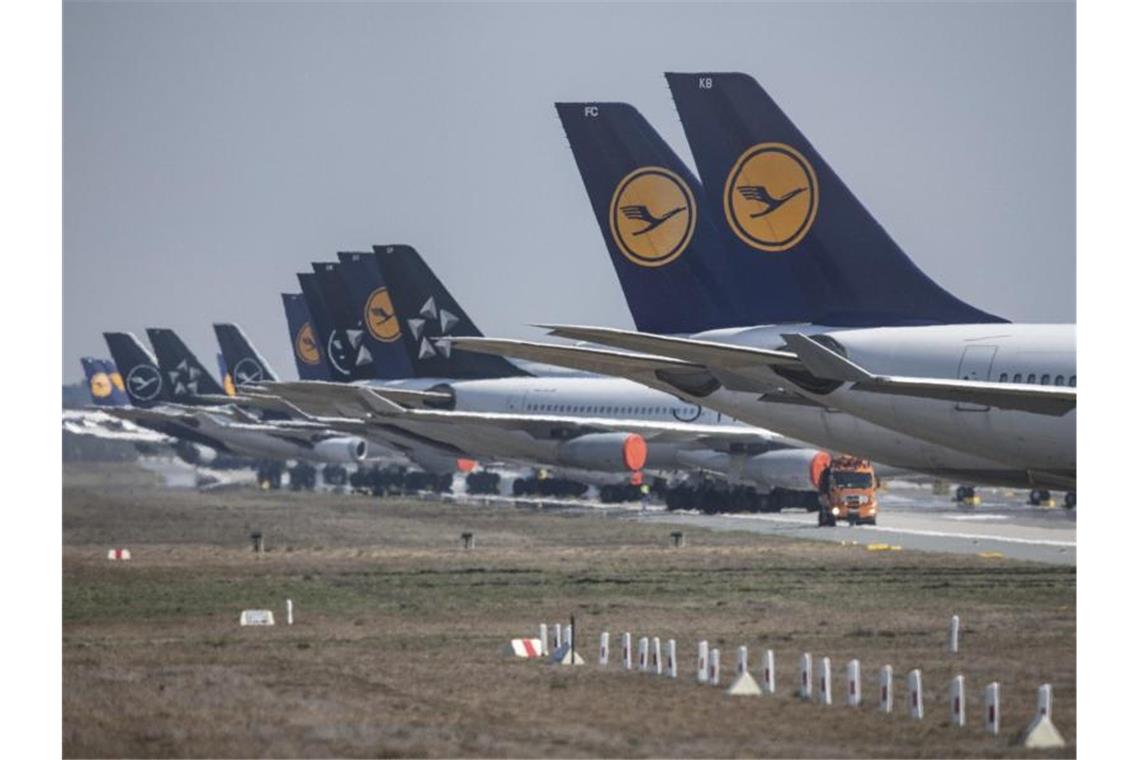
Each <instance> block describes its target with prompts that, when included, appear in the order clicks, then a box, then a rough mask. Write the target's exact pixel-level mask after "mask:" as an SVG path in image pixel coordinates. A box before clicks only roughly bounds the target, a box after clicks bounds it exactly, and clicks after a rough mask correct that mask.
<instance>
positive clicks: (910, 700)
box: [906, 670, 922, 719]
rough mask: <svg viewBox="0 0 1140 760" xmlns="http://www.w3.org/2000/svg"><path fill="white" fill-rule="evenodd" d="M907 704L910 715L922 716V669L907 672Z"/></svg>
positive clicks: (919, 717) (913, 716)
mask: <svg viewBox="0 0 1140 760" xmlns="http://www.w3.org/2000/svg"><path fill="white" fill-rule="evenodd" d="M906 691H907V704H908V705H910V717H912V718H917V719H921V718H922V671H921V670H912V671H910V672H909V673H907V674H906Z"/></svg>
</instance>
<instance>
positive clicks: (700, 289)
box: [555, 103, 796, 333]
mask: <svg viewBox="0 0 1140 760" xmlns="http://www.w3.org/2000/svg"><path fill="white" fill-rule="evenodd" d="M555 108H556V110H557V111H558V118H559V120H560V121H561V122H562V128H563V130H564V131H565V132H566V137H567V139H568V140H569V142H570V149H571V151H572V152H573V154H574V160H575V162H576V163H577V165H578V171H579V173H580V174H581V176H582V183H583V184H584V185H585V187H586V193H587V195H588V196H589V198H590V205H591V206H592V207H593V210H594V215H595V217H596V218H597V222H598V226H599V227H600V228H601V232H602V239H603V240H604V241H605V243H606V248H607V249H608V251H609V254H610V260H611V262H612V263H613V266H614V269H615V270H616V272H617V275H618V279H619V281H620V282H621V286H622V290H623V291H624V293H625V298H626V302H627V304H628V305H629V310H630V313H631V314H632V315H633V321H634V323H635V324H636V325H637V329H638V330H641V331H644V332H654V333H693V332H701V331H703V330H711V329H714V328H719V327H737V326H741V325H746V324H753V323H754V322H755V320H754V319H751V317H750V309H751V307H752V305H753V304H754V303H755V302H758V301H759V302H763V303H764V304H766V308H767V309H768V310H769V311H770V312H771V313H781V314H782V313H785V312H786V309H785V308H784V305H785V303H786V302H788V301H789V300H791V299H794V298H795V296H796V288H795V283H794V282H793V281H792V280H791V279H790V277H789V276H788V275H787V274H786V273H780V272H773V273H772V275H771V277H770V278H769V279H768V281H766V282H765V283H764V284H763V287H762V288H760V290H759V291H758V292H757V291H756V290H753V291H751V292H748V291H745V290H744V289H743V288H740V287H739V286H737V284H736V283H735V282H734V280H733V276H732V274H733V273H732V267H731V264H732V262H731V260H730V259H729V258H728V257H727V256H726V251H725V246H724V241H723V239H722V233H721V231H720V229H719V228H718V227H717V226H716V225H715V224H713V223H712V221H711V219H710V218H709V214H710V213H712V209H713V208H714V206H713V205H712V204H710V203H709V202H707V200H706V198H705V193H704V189H703V188H702V187H701V184H700V182H699V181H698V180H697V178H696V177H695V176H693V173H692V172H691V171H690V170H689V168H688V167H687V166H686V165H685V163H684V162H683V161H682V160H681V159H680V157H679V156H678V155H677V154H676V153H675V152H674V151H673V149H672V148H671V147H669V144H668V143H666V142H665V140H663V139H662V138H661V136H660V135H659V134H658V133H657V131H656V130H655V129H654V128H653V127H652V126H651V125H650V124H649V122H648V121H646V120H645V117H643V116H642V115H641V113H640V112H639V111H638V110H637V109H636V108H634V107H633V106H631V105H629V104H628V103H556V104H555Z"/></svg>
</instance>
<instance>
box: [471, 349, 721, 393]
mask: <svg viewBox="0 0 1140 760" xmlns="http://www.w3.org/2000/svg"><path fill="white" fill-rule="evenodd" d="M450 342H451V345H452V346H453V347H454V348H458V349H460V350H462V351H471V352H474V353H480V354H493V355H496V356H506V357H512V358H515V359H525V360H528V361H535V362H541V363H544V364H553V365H556V366H559V367H567V368H569V369H577V370H583V371H585V372H596V373H598V374H601V375H609V376H611V377H623V378H626V379H627V380H633V381H634V382H637V383H641V384H642V385H646V386H649V387H651V388H656V389H657V390H660V391H664V392H665V393H671V394H675V393H676V392H677V388H676V386H675V385H673V384H671V383H669V382H663V381H662V380H661V379H660V378H661V377H669V378H677V379H681V378H685V379H688V380H691V381H692V383H691V384H697V383H699V382H700V381H701V380H703V379H705V378H710V379H711V376H710V375H709V372H708V370H707V369H705V368H704V367H703V366H701V365H700V364H694V363H692V362H686V361H682V360H680V359H670V358H668V357H664V356H651V355H649V354H640V353H629V352H625V351H614V350H612V349H608V348H595V347H591V346H564V345H557V344H553V343H538V342H533V341H526V340H507V339H499V338H451V339H450Z"/></svg>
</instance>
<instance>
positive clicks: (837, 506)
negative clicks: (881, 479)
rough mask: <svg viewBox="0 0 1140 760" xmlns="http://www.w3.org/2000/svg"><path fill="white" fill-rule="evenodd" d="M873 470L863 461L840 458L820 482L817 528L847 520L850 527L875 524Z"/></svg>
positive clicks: (836, 459)
mask: <svg viewBox="0 0 1140 760" xmlns="http://www.w3.org/2000/svg"><path fill="white" fill-rule="evenodd" d="M875 491H876V480H875V468H874V467H873V466H872V465H871V463H870V462H869V461H867V460H866V459H859V458H857V457H851V456H839V457H835V458H833V459H832V460H831V464H830V465H829V466H828V467H827V468H826V469H825V470H824V471H823V474H822V475H821V476H820V479H819V492H820V495H819V505H820V506H819V525H820V527H823V526H827V525H835V524H836V523H837V522H838V521H839V520H846V521H847V522H848V523H850V524H851V525H874V524H875V522H876V518H877V517H878V513H879V501H878V499H877V498H876V494H875Z"/></svg>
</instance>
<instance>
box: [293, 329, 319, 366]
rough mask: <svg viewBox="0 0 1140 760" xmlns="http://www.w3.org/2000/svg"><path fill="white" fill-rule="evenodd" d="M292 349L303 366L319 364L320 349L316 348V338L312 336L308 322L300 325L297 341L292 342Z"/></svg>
mask: <svg viewBox="0 0 1140 760" xmlns="http://www.w3.org/2000/svg"><path fill="white" fill-rule="evenodd" d="M293 348H294V349H295V350H296V351H297V356H298V357H300V359H301V361H303V362H304V363H305V364H319V363H320V361H321V349H320V348H319V347H318V346H317V336H316V335H314V334H313V326H312V325H310V324H309V323H308V322H306V323H305V324H303V325H301V329H300V330H298V331H297V339H296V340H294V341H293Z"/></svg>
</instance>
